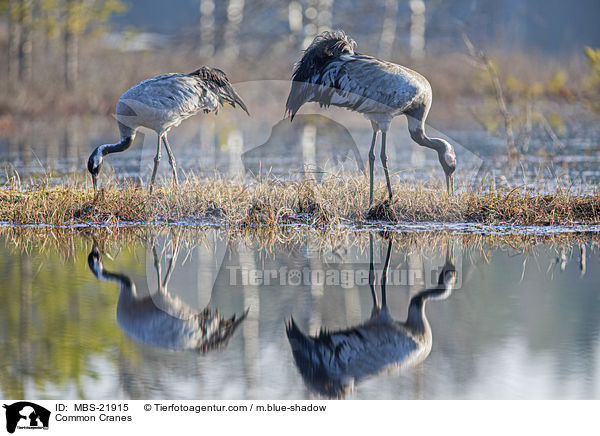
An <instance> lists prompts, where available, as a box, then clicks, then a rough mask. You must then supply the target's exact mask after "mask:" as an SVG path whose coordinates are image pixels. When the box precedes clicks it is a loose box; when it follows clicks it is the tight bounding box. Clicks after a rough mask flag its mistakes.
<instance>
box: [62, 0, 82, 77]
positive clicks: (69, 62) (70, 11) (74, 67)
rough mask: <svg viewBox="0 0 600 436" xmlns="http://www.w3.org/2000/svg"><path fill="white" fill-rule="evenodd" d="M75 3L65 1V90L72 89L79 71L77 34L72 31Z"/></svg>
mask: <svg viewBox="0 0 600 436" xmlns="http://www.w3.org/2000/svg"><path fill="white" fill-rule="evenodd" d="M75 2H76V0H67V14H66V17H65V26H64V48H65V53H64V72H65V86H66V87H67V89H73V88H74V86H75V82H76V81H77V75H78V70H79V65H78V63H79V62H78V56H79V53H78V51H79V40H78V39H79V38H78V35H77V32H75V31H74V23H73V21H74V20H75V19H76V18H75V16H74V13H75V11H74V9H75Z"/></svg>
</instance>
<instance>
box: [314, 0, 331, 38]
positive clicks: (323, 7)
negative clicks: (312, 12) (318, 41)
mask: <svg viewBox="0 0 600 436" xmlns="http://www.w3.org/2000/svg"><path fill="white" fill-rule="evenodd" d="M333 2H334V0H319V3H318V11H319V14H318V15H317V33H322V32H324V31H326V30H331V23H332V22H333Z"/></svg>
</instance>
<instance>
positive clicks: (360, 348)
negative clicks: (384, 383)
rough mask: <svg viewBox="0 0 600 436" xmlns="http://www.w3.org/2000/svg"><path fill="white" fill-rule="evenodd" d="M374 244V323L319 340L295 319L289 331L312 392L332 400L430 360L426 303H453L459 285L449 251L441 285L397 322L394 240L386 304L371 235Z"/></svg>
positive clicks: (296, 358) (418, 296)
mask: <svg viewBox="0 0 600 436" xmlns="http://www.w3.org/2000/svg"><path fill="white" fill-rule="evenodd" d="M369 244H370V247H369V248H370V259H369V286H370V288H371V296H372V299H373V310H372V312H371V317H370V319H369V320H368V321H366V322H364V323H363V324H360V325H358V326H355V327H351V328H347V329H345V330H338V331H332V332H328V331H325V330H321V331H320V332H319V333H318V334H317V335H315V336H309V335H306V334H304V333H303V332H302V331H301V330H300V328H299V327H298V325H297V324H296V322H295V321H294V319H293V318H291V319H290V321H289V322H288V324H287V326H286V332H287V336H288V340H289V342H290V346H291V348H292V354H293V356H294V361H295V363H296V366H297V367H298V370H299V371H300V374H301V376H302V378H303V379H304V382H305V384H306V385H307V387H308V388H309V389H310V390H311V391H314V392H316V393H317V394H320V395H323V396H326V397H330V398H342V397H345V396H346V395H348V393H349V392H350V391H351V390H352V389H353V386H354V384H355V383H357V382H360V381H361V380H363V379H366V378H368V377H370V376H372V375H375V374H378V373H381V372H383V371H386V370H391V369H396V368H397V369H405V368H409V367H413V366H415V365H418V364H419V363H421V362H422V361H423V360H425V358H426V357H427V356H428V355H429V353H430V352H431V344H432V333H431V327H430V325H429V322H428V321H427V317H426V315H425V303H426V302H427V301H428V300H444V299H446V298H448V297H449V296H450V294H451V293H452V289H453V286H454V284H455V282H456V268H455V266H454V264H453V263H452V257H453V256H452V254H451V249H450V248H448V250H447V252H446V262H445V264H444V266H443V267H442V269H441V272H440V274H439V277H438V283H437V285H436V286H434V287H432V288H429V289H424V290H422V291H420V292H418V293H417V294H416V295H414V296H413V297H412V298H411V299H410V302H409V306H408V316H407V319H406V321H405V322H400V321H396V320H394V319H393V318H392V316H391V314H390V312H389V309H388V306H387V301H386V281H387V272H388V267H389V264H390V255H391V252H392V241H391V240H390V241H389V242H388V247H387V254H386V257H385V262H384V266H383V272H382V275H381V304H380V303H379V301H378V298H377V293H376V292H375V285H374V281H375V280H374V267H373V236H372V235H369Z"/></svg>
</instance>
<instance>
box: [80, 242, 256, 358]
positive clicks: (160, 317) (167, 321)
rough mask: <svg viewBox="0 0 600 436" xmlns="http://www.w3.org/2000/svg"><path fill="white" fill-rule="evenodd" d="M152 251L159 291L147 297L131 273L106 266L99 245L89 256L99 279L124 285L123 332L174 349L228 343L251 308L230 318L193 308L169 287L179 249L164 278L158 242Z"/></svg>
mask: <svg viewBox="0 0 600 436" xmlns="http://www.w3.org/2000/svg"><path fill="white" fill-rule="evenodd" d="M152 254H153V257H154V268H155V270H156V274H157V277H158V291H157V292H156V293H155V294H154V295H152V296H143V297H141V296H138V295H137V292H136V287H135V283H134V282H133V281H132V280H131V278H130V277H129V276H127V275H125V274H120V273H112V272H109V271H107V270H106V269H104V265H102V261H101V256H100V252H99V251H98V249H97V248H96V247H95V246H94V247H92V251H91V252H90V254H89V256H88V265H89V267H90V270H91V271H92V272H93V273H94V275H95V276H96V277H97V278H98V279H100V280H105V281H114V282H118V283H119V284H120V285H121V293H120V295H119V302H118V303H117V322H118V323H119V325H120V326H121V328H122V329H123V331H125V333H127V334H128V335H129V336H131V337H132V338H133V339H135V340H136V341H139V342H141V343H143V344H147V345H153V346H156V347H161V348H167V349H171V350H197V351H201V352H206V351H209V350H213V349H216V348H220V347H223V346H225V345H226V344H227V342H228V341H229V339H231V337H232V336H233V334H234V333H235V331H236V330H237V328H238V327H239V326H240V324H241V323H242V321H244V319H246V316H247V314H248V310H246V311H245V312H244V314H243V315H242V316H241V317H239V318H237V317H236V315H233V316H232V317H231V318H229V319H225V318H223V316H221V315H220V314H219V313H218V312H217V310H215V309H210V308H209V307H208V306H207V307H206V308H205V309H204V310H203V311H202V312H200V313H198V311H194V310H192V309H191V308H190V307H189V306H187V305H186V304H185V303H184V302H182V301H181V300H180V299H178V298H177V297H174V296H172V295H171V294H170V293H169V291H168V290H167V286H168V282H169V279H170V278H171V274H172V272H173V266H174V265H175V263H176V260H177V248H175V249H174V251H173V255H172V257H171V260H170V262H169V266H168V268H167V272H166V274H165V278H164V280H162V277H161V269H160V261H159V258H158V255H157V252H156V247H155V246H154V245H153V246H152Z"/></svg>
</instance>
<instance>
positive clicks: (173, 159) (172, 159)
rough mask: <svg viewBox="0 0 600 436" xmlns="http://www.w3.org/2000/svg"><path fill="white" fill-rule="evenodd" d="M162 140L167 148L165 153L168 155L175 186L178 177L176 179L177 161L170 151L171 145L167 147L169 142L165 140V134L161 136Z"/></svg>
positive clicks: (177, 182) (177, 183)
mask: <svg viewBox="0 0 600 436" xmlns="http://www.w3.org/2000/svg"><path fill="white" fill-rule="evenodd" d="M163 142H164V143H165V148H166V149H167V155H168V156H169V163H170V164H171V170H173V180H175V186H179V179H177V163H176V162H175V156H174V155H173V152H172V151H171V147H169V143H168V142H167V134H166V133H165V135H164V136H163Z"/></svg>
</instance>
